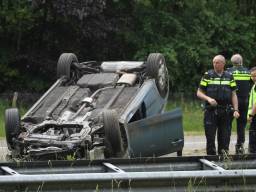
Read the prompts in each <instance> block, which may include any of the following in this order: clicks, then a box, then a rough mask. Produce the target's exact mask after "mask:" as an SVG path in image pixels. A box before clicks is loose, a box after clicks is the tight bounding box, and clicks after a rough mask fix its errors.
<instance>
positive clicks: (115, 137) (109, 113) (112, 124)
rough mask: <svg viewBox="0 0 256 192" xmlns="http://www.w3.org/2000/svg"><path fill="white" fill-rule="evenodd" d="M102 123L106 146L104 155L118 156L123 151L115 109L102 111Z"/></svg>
mask: <svg viewBox="0 0 256 192" xmlns="http://www.w3.org/2000/svg"><path fill="white" fill-rule="evenodd" d="M103 124H104V131H105V139H104V141H105V142H104V143H105V146H106V150H105V155H106V156H107V157H118V156H120V154H121V153H122V152H123V142H122V137H121V130H120V126H119V122H118V119H117V114H116V111H114V110H106V111H104V112H103Z"/></svg>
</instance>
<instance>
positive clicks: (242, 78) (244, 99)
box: [227, 54, 251, 154]
mask: <svg viewBox="0 0 256 192" xmlns="http://www.w3.org/2000/svg"><path fill="white" fill-rule="evenodd" d="M231 62H232V64H233V67H232V68H229V69H228V70H227V71H228V72H230V73H231V74H232V75H233V77H234V79H235V81H236V85H237V98H238V110H239V114H240V117H239V118H238V119H237V120H236V126H237V129H236V131H237V142H236V154H244V141H245V136H244V135H245V126H246V122H247V111H248V98H249V91H250V77H251V75H250V72H249V70H248V69H247V68H246V67H244V66H243V58H242V56H241V55H240V54H235V55H233V56H232V57H231ZM231 126H232V122H231Z"/></svg>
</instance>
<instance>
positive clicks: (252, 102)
mask: <svg viewBox="0 0 256 192" xmlns="http://www.w3.org/2000/svg"><path fill="white" fill-rule="evenodd" d="M250 71H251V78H252V81H253V82H254V85H253V86H252V89H251V92H250V98H249V107H248V115H247V118H248V121H249V122H250V128H249V152H250V153H256V116H255V114H256V67H253V68H252V69H251V70H250Z"/></svg>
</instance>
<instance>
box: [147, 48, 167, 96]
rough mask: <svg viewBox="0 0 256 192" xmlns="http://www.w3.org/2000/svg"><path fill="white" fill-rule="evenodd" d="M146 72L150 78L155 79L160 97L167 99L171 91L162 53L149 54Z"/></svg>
mask: <svg viewBox="0 0 256 192" xmlns="http://www.w3.org/2000/svg"><path fill="white" fill-rule="evenodd" d="M146 71H147V75H148V76H149V77H151V78H154V79H155V81H156V86H157V88H158V91H159V93H160V95H161V96H162V97H165V96H166V94H167V93H168V89H169V87H168V86H169V78H168V71H167V68H166V63H165V58H164V56H163V55H162V54H161V53H151V54H149V56H148V58H147V65H146Z"/></svg>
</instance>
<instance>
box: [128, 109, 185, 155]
mask: <svg viewBox="0 0 256 192" xmlns="http://www.w3.org/2000/svg"><path fill="white" fill-rule="evenodd" d="M127 136H128V148H129V153H130V156H131V157H149V156H160V155H164V154H168V153H172V152H177V151H182V148H183V146H184V134H183V126H182V111H181V109H175V110H173V111H170V112H166V113H163V114H158V115H155V116H152V117H148V118H145V119H142V120H138V121H134V122H131V123H128V124H127Z"/></svg>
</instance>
